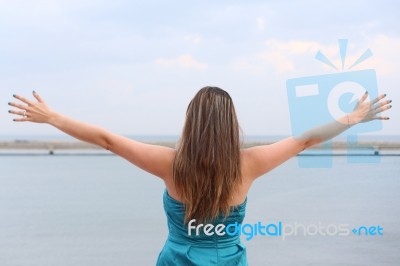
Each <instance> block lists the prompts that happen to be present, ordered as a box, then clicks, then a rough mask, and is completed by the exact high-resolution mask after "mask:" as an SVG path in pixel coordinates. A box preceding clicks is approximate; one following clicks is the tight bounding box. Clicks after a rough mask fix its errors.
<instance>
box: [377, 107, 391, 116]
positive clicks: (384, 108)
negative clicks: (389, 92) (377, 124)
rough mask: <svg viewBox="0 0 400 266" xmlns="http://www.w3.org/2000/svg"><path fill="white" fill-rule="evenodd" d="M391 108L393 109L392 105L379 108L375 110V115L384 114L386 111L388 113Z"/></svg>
mask: <svg viewBox="0 0 400 266" xmlns="http://www.w3.org/2000/svg"><path fill="white" fill-rule="evenodd" d="M390 108H392V106H391V105H386V106H383V107H380V108H377V109H376V110H375V114H379V113H382V112H384V111H386V110H388V109H390Z"/></svg>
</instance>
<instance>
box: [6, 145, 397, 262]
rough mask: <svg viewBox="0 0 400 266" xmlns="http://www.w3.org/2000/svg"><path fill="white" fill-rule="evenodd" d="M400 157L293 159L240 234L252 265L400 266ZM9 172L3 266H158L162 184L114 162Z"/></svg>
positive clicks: (12, 166) (72, 160) (258, 198)
mask: <svg viewBox="0 0 400 266" xmlns="http://www.w3.org/2000/svg"><path fill="white" fill-rule="evenodd" d="M164 140H165V139H164ZM399 153H400V152H397V153H392V154H386V155H385V156H379V160H373V162H371V161H369V160H366V162H364V163H363V162H360V161H362V160H363V159H365V158H366V157H368V156H365V155H363V156H359V158H358V159H360V160H349V156H332V157H331V159H332V165H331V167H328V168H312V167H311V168H303V167H301V166H300V165H299V158H300V157H294V158H292V159H290V160H289V161H287V162H285V163H283V164H282V165H281V166H279V167H277V168H276V169H274V170H272V171H271V172H269V173H267V174H265V175H264V176H262V177H260V178H258V179H257V180H256V181H255V182H254V184H253V186H252V188H251V190H250V192H249V194H248V198H247V209H246V217H245V220H244V223H243V225H242V226H243V227H242V228H241V229H242V230H241V231H240V232H241V234H242V235H241V240H242V242H243V244H244V245H245V246H246V250H247V256H248V261H249V265H283V266H286V265H327V266H331V265H332V266H333V265H335V266H337V265H354V266H355V265H360V266H361V265H363V266H364V265H400V252H399V250H400V228H399V225H400V193H399V191H400V156H399ZM371 156H373V155H371ZM353 157H354V156H353ZM355 157H357V156H355ZM315 158H316V159H318V156H315ZM375 158H376V157H375ZM352 159H354V158H352ZM356 159H357V158H356ZM354 161H356V162H357V163H355V162H354ZM0 169H1V171H0V265H1V266H19V265H21V266H50V265H51V266H54V265H57V266H64V265H65V266H67V265H68V266H69V265H74V266H76V265H82V266H83V265H84V266H88V265H96V266H106V265H107V266H110V265H119V266H124V265H126V266H128V265H130V266H131V265H155V263H156V260H157V257H158V254H159V252H160V251H161V249H162V247H163V245H164V243H165V240H166V238H167V235H168V231H167V224H166V218H165V214H164V210H163V205H162V195H163V192H164V189H165V186H164V184H163V182H162V180H161V179H159V178H157V177H155V176H152V175H151V174H148V173H146V172H144V171H143V170H141V169H139V168H137V167H135V166H134V165H132V164H130V163H129V162H127V161H125V160H124V159H121V158H119V157H117V156H114V155H112V154H109V153H96V154H90V153H88V154H84V153H60V154H57V152H55V154H54V155H49V154H48V153H45V152H43V153H40V152H39V153H32V154H29V153H28V152H22V153H19V154H18V153H16V154H10V153H4V154H1V152H0ZM244 225H246V226H244ZM263 226H264V227H263ZM260 228H261V229H260ZM262 228H264V231H263V230H262ZM266 228H268V231H267V229H266ZM353 231H354V232H353Z"/></svg>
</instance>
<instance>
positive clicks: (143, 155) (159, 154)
mask: <svg viewBox="0 0 400 266" xmlns="http://www.w3.org/2000/svg"><path fill="white" fill-rule="evenodd" d="M33 96H34V97H35V98H36V100H37V101H31V100H28V99H26V98H24V97H21V96H18V95H14V97H15V98H16V99H18V100H20V101H21V102H22V104H21V103H14V102H10V103H9V105H11V106H13V107H15V108H17V109H15V110H10V111H9V112H10V113H12V114H15V115H19V116H20V117H19V118H15V119H14V121H16V122H35V123H47V124H50V125H52V126H54V127H56V128H58V129H59V130H61V131H63V132H64V133H66V134H68V135H70V136H72V137H74V138H77V139H79V140H82V141H85V142H88V143H92V144H95V145H98V146H100V147H102V148H104V149H107V150H110V151H111V152H113V153H115V154H117V155H119V156H121V157H123V158H125V159H126V160H128V161H130V162H131V163H133V164H135V165H136V166H138V167H140V168H142V169H143V170H145V171H147V172H150V173H151V174H154V175H156V176H158V177H161V178H163V179H164V178H166V177H168V176H170V175H171V173H172V161H173V157H174V154H175V150H174V149H171V148H167V147H162V146H157V145H150V144H145V143H141V142H138V141H134V140H131V139H129V138H126V137H123V136H119V135H116V134H113V133H111V132H109V131H107V130H105V129H103V128H100V127H97V126H94V125H91V124H87V123H83V122H80V121H77V120H75V119H72V118H69V117H67V116H64V115H62V114H59V113H57V112H54V111H53V110H51V109H50V108H49V107H48V105H47V104H46V103H45V101H44V100H43V99H42V98H41V97H40V96H39V94H37V93H36V92H33Z"/></svg>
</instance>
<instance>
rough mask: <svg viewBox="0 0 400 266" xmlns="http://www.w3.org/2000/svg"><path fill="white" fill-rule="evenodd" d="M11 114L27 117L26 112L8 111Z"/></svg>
mask: <svg viewBox="0 0 400 266" xmlns="http://www.w3.org/2000/svg"><path fill="white" fill-rule="evenodd" d="M8 112H9V113H10V114H14V115H22V116H26V111H16V110H8Z"/></svg>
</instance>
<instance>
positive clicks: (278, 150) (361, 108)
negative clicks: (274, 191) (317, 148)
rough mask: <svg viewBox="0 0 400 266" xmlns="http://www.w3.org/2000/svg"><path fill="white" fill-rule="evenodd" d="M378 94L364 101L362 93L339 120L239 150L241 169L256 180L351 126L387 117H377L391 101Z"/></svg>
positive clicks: (364, 96)
mask: <svg viewBox="0 0 400 266" xmlns="http://www.w3.org/2000/svg"><path fill="white" fill-rule="evenodd" d="M385 96H386V95H381V96H379V97H378V98H376V99H375V100H373V101H371V102H366V99H367V97H368V95H367V93H366V94H364V95H363V96H362V98H361V99H360V101H359V102H358V104H357V106H356V108H355V110H354V111H353V112H352V113H350V114H348V115H345V116H343V117H341V118H339V119H338V120H335V121H332V122H330V123H328V124H325V125H322V126H319V127H316V128H313V129H311V130H309V131H307V132H304V133H303V134H302V135H301V136H299V137H289V138H286V139H283V140H281V141H278V142H276V143H273V144H270V145H262V146H256V147H252V148H248V149H245V150H243V151H242V158H243V167H244V169H243V170H244V172H245V173H246V175H247V176H248V177H249V178H250V179H252V180H253V179H255V178H257V177H259V176H261V175H263V174H265V173H267V172H269V171H271V170H272V169H274V168H275V167H277V166H278V165H280V164H282V163H283V162H285V161H287V160H289V159H290V158H292V157H293V156H295V155H297V154H298V153H300V152H302V151H303V150H305V149H307V148H309V147H311V146H313V145H316V144H318V143H321V142H324V141H327V140H329V139H332V138H334V137H336V136H337V135H339V134H341V133H342V132H344V131H345V130H347V129H348V128H350V127H351V126H353V125H356V124H358V123H361V122H368V121H371V120H375V119H381V120H388V119H389V118H388V117H385V116H378V114H379V113H381V112H383V111H386V110H388V109H389V108H391V105H389V104H390V103H391V100H385V101H384V100H383V98H384V97H385Z"/></svg>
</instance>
